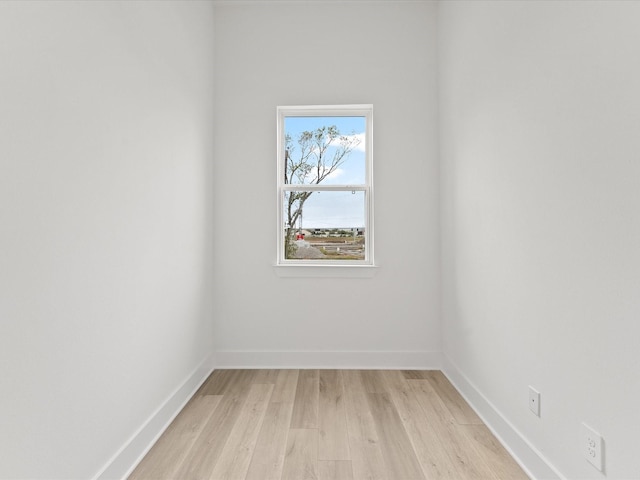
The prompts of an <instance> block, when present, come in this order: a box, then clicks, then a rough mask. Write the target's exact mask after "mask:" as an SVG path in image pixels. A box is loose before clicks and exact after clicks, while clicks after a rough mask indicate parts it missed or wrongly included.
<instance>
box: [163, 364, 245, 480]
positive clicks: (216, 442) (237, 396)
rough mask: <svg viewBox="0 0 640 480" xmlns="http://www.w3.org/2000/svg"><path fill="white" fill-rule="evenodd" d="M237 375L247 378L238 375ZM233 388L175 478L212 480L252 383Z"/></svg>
mask: <svg viewBox="0 0 640 480" xmlns="http://www.w3.org/2000/svg"><path fill="white" fill-rule="evenodd" d="M238 378H244V377H240V376H238ZM243 385H244V386H243V387H242V388H239V387H238V386H233V387H232V388H230V390H232V391H233V392H234V393H227V394H225V395H223V396H222V399H221V400H220V403H219V404H218V406H217V407H216V409H215V411H214V412H213V414H212V415H211V417H210V418H209V421H208V422H207V424H206V425H205V427H204V428H203V430H202V432H201V433H200V435H199V436H198V438H197V440H196V442H195V443H194V445H193V447H192V448H191V450H190V451H189V453H188V454H187V455H186V457H185V458H184V460H183V462H182V464H181V465H180V467H179V468H178V470H177V471H176V476H175V478H188V479H189V480H201V479H202V480H205V479H209V477H210V476H211V473H212V472H213V469H214V467H215V464H216V463H217V461H218V458H219V457H220V454H221V453H222V450H223V448H224V446H225V444H226V442H227V439H228V438H229V435H230V434H231V431H232V430H233V427H234V425H235V423H236V421H237V419H238V415H239V413H240V411H241V410H242V406H243V405H244V402H245V400H246V398H247V396H248V394H249V385H248V384H244V382H243Z"/></svg>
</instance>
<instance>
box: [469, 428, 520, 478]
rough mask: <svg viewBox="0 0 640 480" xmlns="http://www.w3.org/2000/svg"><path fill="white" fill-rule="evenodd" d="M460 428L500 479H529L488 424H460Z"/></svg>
mask: <svg viewBox="0 0 640 480" xmlns="http://www.w3.org/2000/svg"><path fill="white" fill-rule="evenodd" d="M458 430H459V431H461V432H463V434H464V435H465V436H466V437H467V438H468V439H469V441H470V443H471V445H472V446H473V447H474V448H476V449H477V450H478V453H479V454H480V455H481V456H482V458H483V459H484V460H485V462H486V463H487V464H488V466H489V468H490V469H491V470H492V471H493V473H494V475H495V476H496V477H497V478H499V479H500V480H528V478H529V477H528V476H527V474H526V473H525V472H524V471H523V470H522V468H521V467H520V465H518V464H517V463H516V461H515V460H514V459H513V458H512V457H511V456H510V455H509V453H508V452H507V451H506V450H505V448H504V447H503V446H502V445H501V444H500V442H498V440H497V439H496V437H495V436H494V435H493V434H492V433H491V431H490V430H489V429H488V428H487V426H486V425H459V426H458Z"/></svg>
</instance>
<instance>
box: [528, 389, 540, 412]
mask: <svg viewBox="0 0 640 480" xmlns="http://www.w3.org/2000/svg"><path fill="white" fill-rule="evenodd" d="M529 410H531V411H532V412H533V413H535V414H536V415H537V416H538V417H539V416H540V392H539V391H537V390H536V389H535V388H533V387H532V386H531V385H529Z"/></svg>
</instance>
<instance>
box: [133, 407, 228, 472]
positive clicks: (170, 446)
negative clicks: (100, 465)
mask: <svg viewBox="0 0 640 480" xmlns="http://www.w3.org/2000/svg"><path fill="white" fill-rule="evenodd" d="M221 399H222V397H221V396H218V395H207V396H198V397H194V398H193V399H192V400H191V401H190V402H189V403H188V404H187V405H186V406H185V408H184V409H183V410H182V412H180V414H179V415H178V416H177V417H176V418H175V420H174V421H173V422H172V423H171V425H169V427H168V428H167V430H165V432H164V433H163V434H162V436H161V437H160V438H159V439H158V441H157V442H156V444H155V445H154V446H153V448H151V450H150V451H149V453H147V455H146V456H145V457H144V458H143V459H142V461H141V462H140V464H139V465H138V466H137V467H136V469H135V470H134V471H133V473H132V474H131V475H130V476H129V480H142V479H147V478H154V479H158V480H161V479H167V480H170V479H173V478H175V473H176V470H177V469H178V467H179V466H180V464H181V463H182V461H183V460H184V458H185V457H186V456H187V454H188V452H189V449H190V448H191V447H192V445H193V444H194V442H195V441H196V439H197V438H198V436H199V435H200V432H201V431H202V429H203V428H204V426H205V425H206V423H207V421H208V420H209V418H210V417H211V415H212V414H213V412H214V411H215V409H216V407H217V406H218V404H219V403H220V400H221Z"/></svg>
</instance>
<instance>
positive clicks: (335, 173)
mask: <svg viewBox="0 0 640 480" xmlns="http://www.w3.org/2000/svg"><path fill="white" fill-rule="evenodd" d="M342 175H344V170H343V169H342V168H336V169H335V170H334V171H333V172H331V173H330V174H329V175H328V176H327V180H335V179H336V178H338V177H341V176H342Z"/></svg>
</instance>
